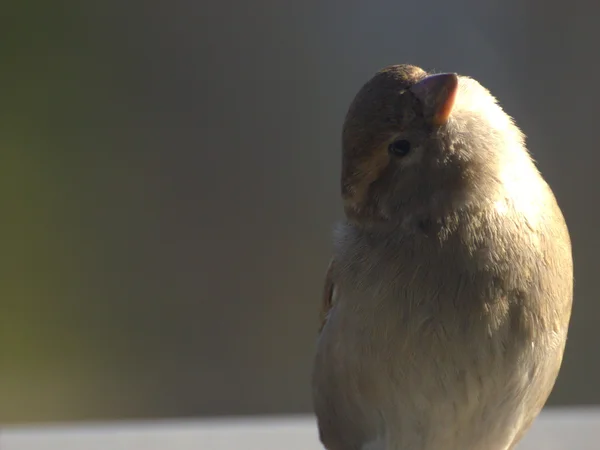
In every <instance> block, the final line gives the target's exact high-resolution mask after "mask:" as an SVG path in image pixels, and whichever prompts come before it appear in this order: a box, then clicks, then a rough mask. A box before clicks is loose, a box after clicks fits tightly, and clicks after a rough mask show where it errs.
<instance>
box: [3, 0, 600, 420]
mask: <svg viewBox="0 0 600 450" xmlns="http://www.w3.org/2000/svg"><path fill="white" fill-rule="evenodd" d="M1 10H2V14H1V15H0V42H1V44H0V49H1V50H2V51H1V55H2V62H3V64H2V69H1V70H0V86H1V87H0V89H1V92H2V95H1V97H0V98H1V101H0V114H1V117H0V119H1V120H0V124H1V125H0V130H1V132H0V145H1V152H0V155H1V156H0V183H1V189H0V205H2V213H3V220H2V221H1V222H0V223H1V225H0V227H1V231H2V233H1V236H2V253H1V254H2V258H0V261H1V266H0V268H1V272H0V273H1V274H2V275H1V280H0V302H1V303H0V399H1V401H0V422H31V421H36V422H38V421H55V420H91V419H95V420H97V419H121V418H134V417H135V418H145V417H146V418H147V417H175V416H217V415H246V414H279V413H300V412H309V411H310V410H311V402H310V395H309V376H310V368H311V363H312V354H313V349H314V344H315V338H316V331H317V317H318V308H319V302H320V293H321V286H322V281H323V274H324V270H325V268H326V266H327V263H328V259H329V256H330V250H331V245H330V235H331V227H332V224H333V223H334V222H335V221H336V220H337V219H339V218H340V217H341V208H340V202H339V192H338V190H339V187H338V185H339V181H338V180H339V170H340V129H341V125H342V120H343V118H344V114H345V112H346V108H347V107H348V104H349V102H350V101H351V100H352V97H353V96H354V94H355V93H356V91H357V90H358V89H359V88H360V86H361V85H362V83H364V82H365V81H366V80H367V79H368V78H369V77H370V76H371V75H372V74H373V73H374V72H375V71H377V70H378V69H379V68H381V67H383V66H386V65H389V64H394V63H401V62H409V63H413V64H417V65H420V66H422V67H424V68H426V69H435V70H443V71H456V72H459V73H463V74H467V75H471V76H473V77H475V78H477V79H478V80H479V81H480V82H481V83H482V84H484V85H485V86H486V87H488V88H489V89H490V90H491V91H492V92H493V93H494V94H495V95H496V96H498V97H499V99H500V100H501V103H502V104H503V106H504V107H505V109H506V110H507V111H508V112H509V113H510V114H511V115H513V116H514V117H515V118H516V119H517V121H518V123H519V124H520V125H521V127H522V128H523V130H524V131H525V133H526V134H527V135H528V139H529V141H528V142H529V146H530V149H531V151H532V153H533V155H534V157H535V158H536V159H537V161H538V163H539V167H540V169H541V170H542V172H543V173H544V175H545V177H546V179H547V180H548V181H549V183H550V184H551V186H552V187H553V189H554V191H555V193H556V196H557V198H558V201H559V203H560V205H561V207H562V209H563V211H564V213H565V216H566V219H567V221H568V224H569V227H570V230H571V235H572V240H573V247H574V256H575V263H576V264H575V265H576V292H575V295H576V297H575V309H574V313H573V318H572V328H571V334H570V339H569V343H568V347H567V353H566V356H565V361H564V366H563V369H562V372H561V375H560V377H559V380H558V383H557V385H556V389H555V391H554V393H553V395H552V397H551V400H550V402H549V404H550V405H566V404H571V405H574V404H591V403H600V384H598V383H597V380H598V379H599V378H600V360H599V358H598V350H597V344H598V342H597V341H598V337H597V336H598V329H597V325H596V324H597V320H598V319H597V318H598V314H599V312H600V302H598V301H597V294H598V289H597V287H596V286H595V285H594V283H597V272H598V265H597V263H596V257H597V255H598V250H599V242H598V241H599V234H598V232H597V230H598V228H599V226H600V215H599V214H598V208H597V204H598V198H599V194H600V188H599V183H598V176H597V168H598V165H599V163H600V153H599V149H598V147H597V140H598V137H597V136H598V132H597V129H598V123H597V120H598V118H599V115H598V104H599V103H600V92H599V90H598V79H600V67H599V62H598V44H597V43H598V42H600V27H598V14H599V13H600V5H599V4H597V3H594V2H591V1H587V2H582V1H578V0H572V1H570V2H569V3H568V5H565V3H564V2H563V1H543V2H542V1H541V0H488V1H485V2H482V1H477V0H472V1H466V0H455V1H453V2H445V1H442V0H437V1H432V2H400V1H394V2H392V1H371V2H364V1H363V2H357V1H352V0H346V1H344V2H342V1H338V2H327V1H320V2H318V1H295V2H291V1H289V2H275V1H267V0H255V1H253V2H249V1H242V0H233V1H223V2H216V1H215V2H208V1H204V2H199V1H193V0H172V1H169V2H166V1H150V0H146V1H143V2H142V1H126V2H123V1H117V0H105V1H102V2H97V1H91V0H86V1H75V0H71V1H56V2H47V1H45V0H39V1H37V2H36V1H21V2H8V3H6V4H3V6H2V8H1Z"/></svg>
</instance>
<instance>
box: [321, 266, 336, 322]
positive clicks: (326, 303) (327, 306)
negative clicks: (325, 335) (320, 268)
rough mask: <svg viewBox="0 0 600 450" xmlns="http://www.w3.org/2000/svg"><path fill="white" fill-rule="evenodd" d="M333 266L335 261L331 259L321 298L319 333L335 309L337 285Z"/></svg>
mask: <svg viewBox="0 0 600 450" xmlns="http://www.w3.org/2000/svg"><path fill="white" fill-rule="evenodd" d="M333 264H334V260H333V258H331V260H330V261H329V267H327V272H326V273H325V285H324V286H323V295H322V296H321V313H320V316H319V320H320V323H319V333H320V332H321V330H322V329H323V327H324V326H325V323H326V322H327V316H328V315H329V311H330V310H331V308H332V307H333V302H334V292H335V284H334V282H333Z"/></svg>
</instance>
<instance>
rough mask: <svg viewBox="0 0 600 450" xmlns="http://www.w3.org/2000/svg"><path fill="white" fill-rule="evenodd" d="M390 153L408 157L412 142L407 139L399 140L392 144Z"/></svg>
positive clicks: (389, 149) (389, 148)
mask: <svg viewBox="0 0 600 450" xmlns="http://www.w3.org/2000/svg"><path fill="white" fill-rule="evenodd" d="M388 151H389V152H390V153H391V154H392V155H394V156H406V155H408V153H409V152H410V142H408V141H407V140H405V139H399V140H397V141H394V142H392V143H391V144H390V145H389V147H388Z"/></svg>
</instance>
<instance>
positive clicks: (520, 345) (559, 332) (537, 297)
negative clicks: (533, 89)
mask: <svg viewBox="0 0 600 450" xmlns="http://www.w3.org/2000/svg"><path fill="white" fill-rule="evenodd" d="M440 118H441V119H440ZM398 140H402V141H408V142H409V143H410V152H408V153H407V154H406V155H404V156H397V155H395V154H391V153H390V151H389V148H390V147H389V146H390V144H391V143H393V142H396V141H398ZM342 141H343V165H342V197H343V200H344V207H345V211H346V216H347V217H346V220H344V221H342V222H341V223H340V224H338V226H337V228H336V231H335V250H334V255H333V258H332V262H331V265H330V268H329V270H328V273H327V277H326V283H325V290H324V295H323V308H322V321H321V329H320V335H319V341H318V347H317V355H316V359H315V367H314V373H313V393H314V406H315V411H316V414H317V418H318V424H319V431H320V436H321V440H322V442H323V444H324V445H325V447H326V448H327V449H328V450H367V449H372V450H383V449H385V450H409V449H410V450H440V449H444V450H480V449H481V450H509V449H512V448H514V446H515V445H516V443H517V442H518V440H519V439H520V438H521V437H522V435H523V434H524V433H525V432H526V431H527V429H528V428H529V426H530V425H531V423H532V421H533V419H534V418H535V417H536V416H537V415H538V413H539V411H540V410H541V408H542V406H543V405H544V403H545V402H546V400H547V397H548V395H549V394H550V391H551V390H552V387H553V385H554V382H555V379H556V376H557V374H558V371H559V368H560V365H561V361H562V356H563V351H564V346H565V342H566V337H567V328H568V324H569V319H570V313H571V304H572V293H573V266H572V257H571V245H570V239H569V234H568V231H567V227H566V225H565V221H564V219H563V216H562V214H561V212H560V209H559V208H558V206H557V204H556V200H555V198H554V196H553V194H552V192H551V190H550V188H549V187H548V185H547V184H546V183H545V181H544V180H543V178H542V177H541V176H540V174H539V172H538V171H537V169H536V167H535V165H534V163H533V162H532V160H531V158H530V156H529V154H528V152H527V150H526V147H525V142H524V136H523V134H522V133H521V131H520V130H519V129H518V128H517V126H516V125H515V124H514V122H513V120H512V119H511V118H510V117H509V116H508V115H506V114H505V113H504V111H503V110H502V109H501V107H500V106H499V105H498V104H497V102H496V100H495V98H494V97H493V96H492V95H491V94H490V93H489V92H488V91H487V90H486V89H485V88H484V87H482V86H481V85H480V84H479V83H478V82H477V81H475V80H473V79H471V78H468V77H463V76H458V77H457V76H455V75H452V74H447V75H441V76H440V75H438V76H437V77H431V76H429V75H428V74H427V73H425V72H424V71H423V70H421V69H419V68H417V67H414V66H408V65H399V66H391V67H388V68H385V69H383V70H381V71H380V72H378V73H377V74H376V75H375V76H374V77H373V78H372V79H371V80H370V81H369V82H367V84H365V86H364V87H363V88H362V89H361V90H360V91H359V93H358V94H357V96H356V98H355V99H354V101H353V103H352V105H351V106H350V108H349V111H348V114H347V117H346V121H345V124H344V129H343V137H342Z"/></svg>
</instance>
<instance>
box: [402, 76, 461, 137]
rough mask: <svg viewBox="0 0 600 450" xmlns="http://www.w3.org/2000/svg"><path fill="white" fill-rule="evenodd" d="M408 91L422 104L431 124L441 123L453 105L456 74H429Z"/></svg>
mask: <svg viewBox="0 0 600 450" xmlns="http://www.w3.org/2000/svg"><path fill="white" fill-rule="evenodd" d="M410 91H411V92H412V93H413V94H414V95H415V97H417V98H418V99H419V100H420V101H421V103H422V104H423V109H424V113H425V116H426V117H427V119H428V120H430V121H431V123H432V124H433V125H443V124H445V123H446V122H447V121H448V119H449V117H450V113H451V112H452V108H453V107H454V101H455V100H456V93H457V91H458V76H457V75H456V74H455V73H440V74H436V75H429V76H427V77H425V78H423V79H422V80H421V81H419V82H418V83H416V84H414V85H413V86H411V87H410Z"/></svg>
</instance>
